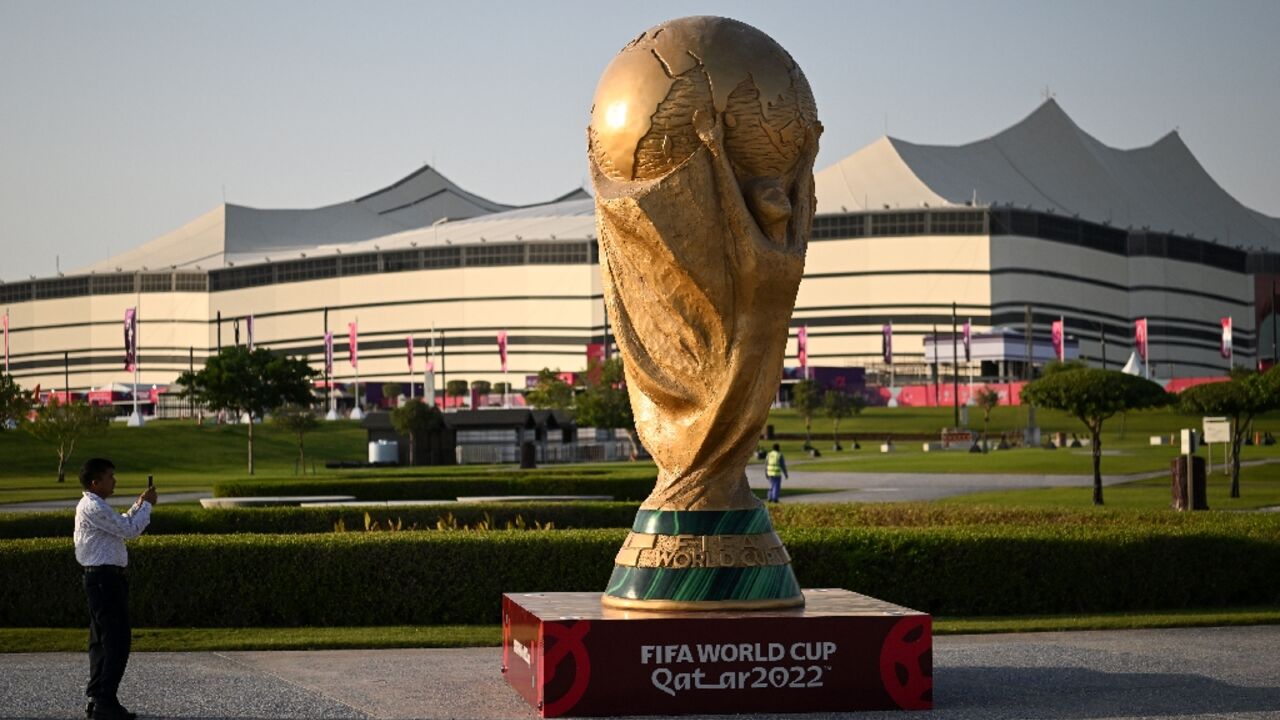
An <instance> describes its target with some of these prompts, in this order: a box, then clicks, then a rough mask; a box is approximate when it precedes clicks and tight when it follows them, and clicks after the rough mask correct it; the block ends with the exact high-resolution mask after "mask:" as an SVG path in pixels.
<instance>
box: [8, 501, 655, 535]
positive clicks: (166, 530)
mask: <svg viewBox="0 0 1280 720" xmlns="http://www.w3.org/2000/svg"><path fill="white" fill-rule="evenodd" d="M639 508H640V504H639V503H635V502H571V503H570V502H527V503H524V502H521V503H459V504H450V505H427V506H420V507H395V508H321V507H259V508H216V509H205V508H200V507H190V506H187V507H166V506H165V505H163V504H162V505H160V506H158V507H157V508H156V510H155V512H154V513H152V515H151V524H150V525H148V526H147V535H183V534H189V535H228V534H233V533H264V534H295V535H296V534H301V533H325V532H333V530H334V526H335V525H336V524H337V523H338V522H339V521H341V522H342V523H343V524H344V525H345V527H346V529H347V530H348V531H360V532H363V531H364V518H365V513H366V512H367V513H368V514H369V517H370V519H371V520H373V521H375V522H377V523H378V524H379V526H380V527H386V526H387V525H388V524H389V523H395V522H399V523H401V527H402V529H405V530H408V529H418V530H434V529H436V527H437V523H441V522H443V523H444V524H445V525H446V526H447V527H446V529H467V528H476V527H477V526H479V524H480V523H482V522H486V523H488V525H489V527H490V528H491V529H498V530H501V529H504V528H506V526H507V523H512V524H517V522H519V521H522V522H523V523H524V524H525V525H526V526H528V527H530V528H532V527H534V526H535V524H541V525H544V526H545V525H547V524H548V523H550V524H552V525H553V526H554V527H555V528H556V529H569V528H627V527H631V523H632V521H634V520H635V516H636V510H638V509H639ZM74 523H75V511H74V510H59V511H56V512H35V513H5V514H0V539H19V538H37V537H71V531H72V529H73V525H74ZM455 524H456V528H454V525H455Z"/></svg>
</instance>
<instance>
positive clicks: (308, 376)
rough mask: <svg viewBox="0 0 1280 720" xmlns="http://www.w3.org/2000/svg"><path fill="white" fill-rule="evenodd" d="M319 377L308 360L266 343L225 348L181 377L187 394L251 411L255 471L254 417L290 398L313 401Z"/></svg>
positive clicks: (234, 411)
mask: <svg viewBox="0 0 1280 720" xmlns="http://www.w3.org/2000/svg"><path fill="white" fill-rule="evenodd" d="M315 376H316V371H315V370H312V369H311V368H310V367H309V366H308V365H307V363H306V362H305V361H304V360H301V359H299V358H295V357H290V356H288V355H278V354H276V353H274V352H272V351H270V350H267V349H266V348H257V349H256V350H254V351H253V352H249V349H248V348H247V347H244V346H239V345H233V346H230V347H224V348H223V349H222V351H221V352H219V353H218V354H217V355H214V356H213V357H210V358H209V359H208V360H207V361H205V365H204V367H203V368H202V369H200V370H199V371H197V372H191V371H187V372H184V373H182V374H181V375H179V376H178V379H177V383H178V384H179V385H182V387H183V390H182V396H183V397H184V398H190V399H193V400H195V401H196V402H198V403H200V404H201V405H204V406H206V407H209V408H211V409H213V410H227V411H229V412H231V413H232V414H234V415H237V416H238V415H243V414H247V415H248V416H249V474H250V475H252V474H253V418H254V416H255V415H256V416H258V417H262V416H263V415H265V414H266V413H267V411H268V410H271V409H274V408H278V407H280V406H281V405H284V404H286V403H294V404H296V405H305V406H310V405H311V402H312V399H313V398H312V393H311V381H312V379H313V378H314V377H315Z"/></svg>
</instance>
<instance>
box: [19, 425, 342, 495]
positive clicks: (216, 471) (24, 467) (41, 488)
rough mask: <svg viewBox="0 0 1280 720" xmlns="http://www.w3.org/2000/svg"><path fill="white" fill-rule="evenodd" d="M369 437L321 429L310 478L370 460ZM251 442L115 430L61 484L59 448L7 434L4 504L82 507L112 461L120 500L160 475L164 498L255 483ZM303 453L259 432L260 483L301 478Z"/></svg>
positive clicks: (222, 435)
mask: <svg viewBox="0 0 1280 720" xmlns="http://www.w3.org/2000/svg"><path fill="white" fill-rule="evenodd" d="M365 444H366V438H365V431H364V430H363V429H361V428H360V426H359V424H358V423H355V422H350V421H338V422H331V423H321V425H320V427H319V428H317V429H316V430H314V431H312V432H310V433H308V434H307V436H306V446H307V466H308V467H307V470H308V471H310V470H311V465H312V462H313V461H314V463H315V469H316V471H317V472H323V471H324V462H325V461H326V460H339V459H340V460H362V459H364V458H365V457H366V455H365V453H366V450H365V447H366V445H365ZM247 453H248V434H247V427H246V426H243V425H223V426H215V425H208V424H206V425H205V426H204V427H197V426H196V425H194V424H193V423H191V422H189V421H187V422H178V421H157V422H151V423H149V424H148V425H147V426H146V427H143V428H128V427H124V426H123V425H122V424H119V423H113V424H112V425H111V427H109V428H108V429H107V432H106V433H105V434H102V435H98V436H96V437H89V438H85V439H84V440H82V441H81V442H80V443H78V444H77V445H76V449H75V454H74V455H73V456H72V458H71V460H70V461H69V462H68V463H67V480H66V482H65V483H63V484H61V485H59V484H58V482H57V477H58V476H57V469H58V458H57V453H56V452H55V450H54V448H53V446H52V445H48V444H46V443H43V442H40V441H38V440H35V439H33V438H31V437H30V436H29V435H27V434H26V433H25V432H23V431H21V430H16V431H6V432H0V503H13V502H29V501H35V500H66V499H75V498H77V497H79V495H80V484H79V482H78V481H77V479H76V473H77V472H78V470H79V466H80V464H81V463H83V462H84V461H85V460H86V459H88V458H90V457H94V456H103V457H109V458H111V459H112V460H113V461H114V462H115V464H116V477H117V478H118V479H119V485H118V487H117V490H116V492H117V494H119V495H136V494H137V493H140V492H142V490H143V488H144V486H145V485H146V482H147V474H148V473H150V474H153V475H155V478H156V484H157V486H158V487H159V488H160V489H161V492H162V493H166V492H170V493H171V492H186V491H198V490H208V489H209V488H210V487H212V485H213V483H214V482H215V481H217V480H224V479H234V478H240V477H248V463H247V457H248V455H247ZM297 457H298V450H297V445H296V442H295V440H294V438H293V437H292V436H290V435H288V434H286V433H283V432H280V431H279V430H277V429H276V428H274V427H273V426H271V425H270V424H267V425H259V426H257V427H255V428H254V458H255V464H256V469H257V474H258V476H259V477H280V478H290V477H294V464H295V462H296V461H297Z"/></svg>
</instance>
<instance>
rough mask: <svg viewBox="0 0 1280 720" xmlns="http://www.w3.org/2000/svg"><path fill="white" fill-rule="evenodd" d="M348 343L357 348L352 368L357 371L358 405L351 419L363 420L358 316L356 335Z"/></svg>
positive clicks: (358, 318)
mask: <svg viewBox="0 0 1280 720" xmlns="http://www.w3.org/2000/svg"><path fill="white" fill-rule="evenodd" d="M348 343H350V344H353V345H354V346H355V347H354V351H355V357H354V358H353V359H354V360H355V363H354V364H353V365H352V367H353V368H354V369H355V371H356V405H355V407H353V408H352V409H351V419H352V420H363V419H364V410H362V409H361V408H360V316H359V315H357V316H356V321H355V333H354V334H353V336H352V337H351V338H350V339H349V340H348ZM351 351H352V348H348V350H347V352H348V354H351Z"/></svg>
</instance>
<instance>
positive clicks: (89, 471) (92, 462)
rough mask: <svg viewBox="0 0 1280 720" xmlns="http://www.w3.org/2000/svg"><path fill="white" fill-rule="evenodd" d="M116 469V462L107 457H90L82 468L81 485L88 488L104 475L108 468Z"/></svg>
mask: <svg viewBox="0 0 1280 720" xmlns="http://www.w3.org/2000/svg"><path fill="white" fill-rule="evenodd" d="M115 469H116V464H115V463H113V462H111V461H110V460H108V459H106V458H89V459H88V460H85V461H84V466H83V467H81V468H80V486H81V487H83V488H84V489H85V490H88V489H89V486H90V485H92V484H93V481H94V480H97V479H98V478H100V477H102V476H103V475H104V474H105V473H106V472H107V471H108V470H115Z"/></svg>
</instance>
